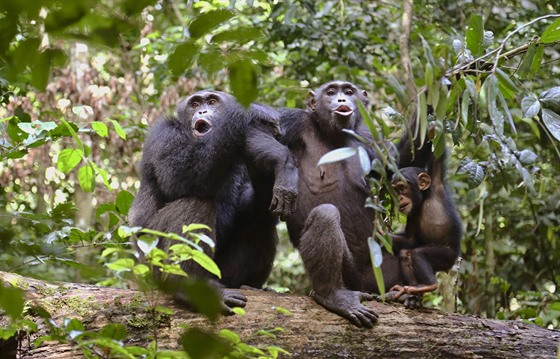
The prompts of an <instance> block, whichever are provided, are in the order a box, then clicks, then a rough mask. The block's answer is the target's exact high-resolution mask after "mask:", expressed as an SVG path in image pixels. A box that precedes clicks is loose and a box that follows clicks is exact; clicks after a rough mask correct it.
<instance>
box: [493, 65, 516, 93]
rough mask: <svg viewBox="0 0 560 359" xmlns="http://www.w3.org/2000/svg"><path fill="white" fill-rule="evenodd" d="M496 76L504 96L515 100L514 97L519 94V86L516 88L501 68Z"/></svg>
mask: <svg viewBox="0 0 560 359" xmlns="http://www.w3.org/2000/svg"><path fill="white" fill-rule="evenodd" d="M496 75H497V77H498V82H499V85H500V88H501V89H502V91H501V92H502V94H504V96H506V97H507V98H508V99H510V100H511V99H513V98H514V95H515V94H517V93H519V89H518V88H517V86H515V84H514V83H513V81H512V80H511V78H510V77H509V76H508V75H507V74H506V73H505V72H503V71H502V70H501V69H500V68H498V69H496Z"/></svg>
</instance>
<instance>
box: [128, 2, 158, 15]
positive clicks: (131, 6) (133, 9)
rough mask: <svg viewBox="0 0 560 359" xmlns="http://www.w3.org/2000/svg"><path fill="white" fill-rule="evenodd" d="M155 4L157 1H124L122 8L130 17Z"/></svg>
mask: <svg viewBox="0 0 560 359" xmlns="http://www.w3.org/2000/svg"><path fill="white" fill-rule="evenodd" d="M155 2H156V0H124V1H123V2H122V3H121V6H122V9H123V10H124V13H125V14H126V15H128V16H130V15H134V14H138V13H140V12H142V10H144V8H145V7H146V6H149V5H153V4H154V3H155Z"/></svg>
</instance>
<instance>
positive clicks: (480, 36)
mask: <svg viewBox="0 0 560 359" xmlns="http://www.w3.org/2000/svg"><path fill="white" fill-rule="evenodd" d="M467 48H468V49H469V50H470V51H471V53H472V54H473V56H475V57H478V56H480V55H482V53H483V51H484V28H483V24H482V16H480V15H477V14H472V15H471V17H470V18H469V25H468V28H467Z"/></svg>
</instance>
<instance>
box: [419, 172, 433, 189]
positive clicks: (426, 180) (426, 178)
mask: <svg viewBox="0 0 560 359" xmlns="http://www.w3.org/2000/svg"><path fill="white" fill-rule="evenodd" d="M431 184H432V178H431V177H430V175H429V174H427V173H426V172H421V173H420V174H418V188H419V189H420V191H425V190H427V189H428V188H430V185H431Z"/></svg>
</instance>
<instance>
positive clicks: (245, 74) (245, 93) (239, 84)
mask: <svg viewBox="0 0 560 359" xmlns="http://www.w3.org/2000/svg"><path fill="white" fill-rule="evenodd" d="M228 69H229V81H230V87H231V92H232V94H233V96H235V97H236V98H237V101H239V103H240V104H241V105H242V106H243V107H249V105H250V104H251V103H252V102H254V101H255V100H256V99H257V97H258V95H259V90H258V88H257V71H256V69H255V66H254V65H253V63H252V62H251V61H250V60H239V61H235V62H234V63H231V64H230V65H229V66H228Z"/></svg>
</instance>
